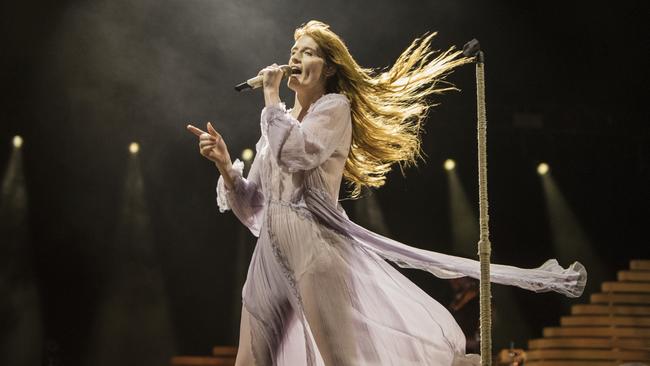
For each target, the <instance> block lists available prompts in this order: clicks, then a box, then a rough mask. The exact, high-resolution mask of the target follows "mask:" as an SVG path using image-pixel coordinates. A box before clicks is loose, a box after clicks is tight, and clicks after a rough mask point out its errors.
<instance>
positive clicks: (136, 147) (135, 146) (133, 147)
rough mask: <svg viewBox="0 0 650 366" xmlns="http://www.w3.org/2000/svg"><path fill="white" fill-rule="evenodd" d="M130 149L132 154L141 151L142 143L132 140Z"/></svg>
mask: <svg viewBox="0 0 650 366" xmlns="http://www.w3.org/2000/svg"><path fill="white" fill-rule="evenodd" d="M129 151H130V152H131V154H137V153H138V151H140V144H138V143H137V142H132V143H131V144H130V145H129Z"/></svg>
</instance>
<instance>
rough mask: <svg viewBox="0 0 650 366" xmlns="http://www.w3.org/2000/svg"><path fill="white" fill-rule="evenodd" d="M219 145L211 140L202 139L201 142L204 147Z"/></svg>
mask: <svg viewBox="0 0 650 366" xmlns="http://www.w3.org/2000/svg"><path fill="white" fill-rule="evenodd" d="M215 146H217V143H216V142H209V141H201V142H200V143H199V147H200V148H201V149H202V148H204V147H215Z"/></svg>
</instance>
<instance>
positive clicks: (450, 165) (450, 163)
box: [445, 159, 456, 170]
mask: <svg viewBox="0 0 650 366" xmlns="http://www.w3.org/2000/svg"><path fill="white" fill-rule="evenodd" d="M454 168H456V162H455V161H454V160H453V159H447V160H445V170H454Z"/></svg>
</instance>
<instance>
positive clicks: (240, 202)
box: [216, 143, 264, 236]
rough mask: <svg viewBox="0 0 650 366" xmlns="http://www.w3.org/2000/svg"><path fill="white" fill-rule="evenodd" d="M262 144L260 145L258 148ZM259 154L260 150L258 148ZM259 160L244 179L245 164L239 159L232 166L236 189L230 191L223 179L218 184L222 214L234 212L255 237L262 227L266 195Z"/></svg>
mask: <svg viewBox="0 0 650 366" xmlns="http://www.w3.org/2000/svg"><path fill="white" fill-rule="evenodd" d="M259 145H260V143H258V146H259ZM258 152H259V148H258ZM259 164H260V162H259V160H258V159H257V156H256V157H255V160H253V163H252V165H251V169H250V172H249V173H248V177H247V178H244V177H243V170H244V163H243V162H241V161H240V160H239V159H237V160H235V162H234V163H233V164H232V169H231V170H230V172H229V174H230V177H231V178H232V181H233V182H234V187H233V188H232V189H228V188H227V187H226V185H225V184H224V181H223V177H219V181H218V182H217V188H216V191H217V205H218V206H219V211H220V212H225V211H227V210H232V211H233V213H234V214H235V216H237V218H238V219H239V221H241V223H242V224H244V225H245V226H246V227H248V229H249V230H250V231H251V232H252V233H253V235H255V236H259V234H260V228H261V226H262V211H263V209H264V195H263V193H262V190H261V184H260V177H259Z"/></svg>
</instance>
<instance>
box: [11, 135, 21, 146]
mask: <svg viewBox="0 0 650 366" xmlns="http://www.w3.org/2000/svg"><path fill="white" fill-rule="evenodd" d="M13 144H14V147H15V148H16V149H20V147H21V146H23V138H22V137H20V136H18V135H16V136H14V139H13Z"/></svg>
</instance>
